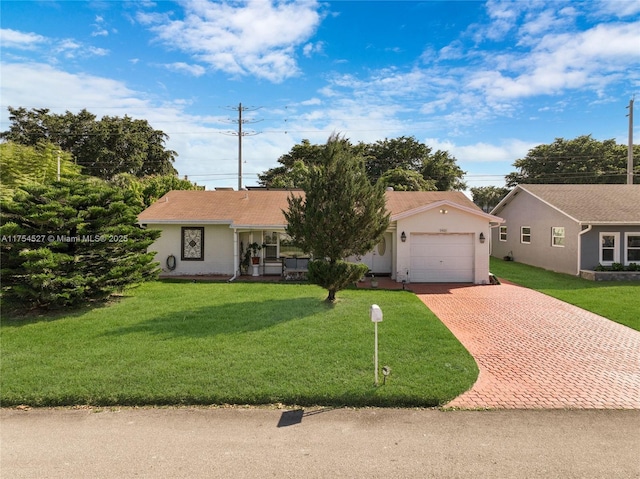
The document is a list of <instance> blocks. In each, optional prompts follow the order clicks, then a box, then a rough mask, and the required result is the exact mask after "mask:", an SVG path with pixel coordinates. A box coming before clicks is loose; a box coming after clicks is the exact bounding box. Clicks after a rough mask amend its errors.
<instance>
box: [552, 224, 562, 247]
mask: <svg viewBox="0 0 640 479" xmlns="http://www.w3.org/2000/svg"><path fill="white" fill-rule="evenodd" d="M551 246H557V247H558V248H564V226H554V227H553V228H551Z"/></svg>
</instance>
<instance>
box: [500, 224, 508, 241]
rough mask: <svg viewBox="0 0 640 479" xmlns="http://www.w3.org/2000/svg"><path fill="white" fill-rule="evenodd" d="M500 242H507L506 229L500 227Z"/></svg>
mask: <svg viewBox="0 0 640 479" xmlns="http://www.w3.org/2000/svg"><path fill="white" fill-rule="evenodd" d="M500 241H507V227H506V226H501V227H500Z"/></svg>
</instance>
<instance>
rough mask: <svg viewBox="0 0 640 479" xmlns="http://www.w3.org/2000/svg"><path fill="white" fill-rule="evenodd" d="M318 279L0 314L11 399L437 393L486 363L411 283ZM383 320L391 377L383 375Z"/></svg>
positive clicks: (73, 401)
mask: <svg viewBox="0 0 640 479" xmlns="http://www.w3.org/2000/svg"><path fill="white" fill-rule="evenodd" d="M325 297H326V291H325V290H323V289H321V288H319V287H316V286H311V285H292V284H261V283H250V284H247V283H244V284H243V283H232V284H226V283H204V282H200V283H184V282H180V283H177V282H173V283H169V282H154V283H148V284H145V285H143V286H141V287H140V288H137V289H135V290H131V291H130V292H129V293H128V294H127V296H126V297H124V298H122V299H121V300H119V301H118V302H116V303H114V304H111V305H109V306H105V307H99V308H95V309H92V310H87V311H82V312H75V313H72V314H66V315H59V316H57V317H45V318H38V319H30V320H6V319H5V320H3V322H2V325H1V330H0V333H1V336H0V339H1V341H2V343H1V346H2V362H1V365H0V371H1V376H0V399H1V401H2V405H3V406H15V405H19V404H28V405H32V406H61V405H78V404H88V405H98V406H107V405H152V404H153V405H162V404H225V403H230V404H270V403H284V404H296V405H301V406H309V405H336V406H337V405H348V406H438V405H442V404H445V403H446V402H448V401H449V400H450V399H452V398H454V397H456V396H457V395H459V394H460V393H462V392H464V391H465V390H467V389H469V388H470V387H471V385H472V384H473V383H474V381H475V380H476V377H477V374H478V370H477V367H476V364H475V362H474V360H473V358H472V357H471V356H470V355H469V354H468V353H467V351H466V350H465V349H464V348H463V346H462V345H461V344H460V343H459V342H458V341H457V340H456V339H455V338H454V336H453V335H452V334H451V333H450V332H449V330H448V329H447V328H446V327H445V326H444V325H443V324H442V323H441V322H440V321H439V320H438V319H437V318H436V317H435V316H434V315H433V314H432V313H431V312H430V311H429V310H428V309H427V308H426V307H425V306H424V305H423V304H422V303H421V302H420V300H418V298H417V297H416V296H415V295H413V294H412V293H409V292H405V291H380V290H374V291H372V290H347V291H342V292H339V293H338V302H337V304H335V305H333V306H331V305H328V304H327V303H325V302H324V301H323V300H324V298H325ZM373 303H376V304H378V305H380V307H381V308H382V311H383V313H384V321H383V322H382V323H380V324H379V326H378V332H379V348H380V352H379V357H380V362H379V364H380V367H382V366H384V365H389V366H390V367H391V375H390V376H389V380H388V381H387V383H386V384H385V385H382V375H380V381H381V385H380V387H378V388H375V387H374V386H373V380H374V370H373V349H374V327H373V323H371V321H370V320H369V307H370V305H371V304H373Z"/></svg>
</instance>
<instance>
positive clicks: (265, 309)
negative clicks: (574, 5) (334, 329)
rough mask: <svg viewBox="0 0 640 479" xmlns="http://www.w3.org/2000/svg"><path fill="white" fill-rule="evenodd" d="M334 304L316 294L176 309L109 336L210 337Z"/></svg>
mask: <svg viewBox="0 0 640 479" xmlns="http://www.w3.org/2000/svg"><path fill="white" fill-rule="evenodd" d="M331 308H332V306H331V305H329V304H327V303H325V302H322V301H319V300H318V298H317V297H308V298H304V297H303V298H294V299H272V300H264V301H243V302H236V303H225V304H216V305H214V306H202V307H199V308H194V309H191V308H189V306H188V305H185V307H184V308H183V309H180V310H179V311H174V312H170V313H166V314H162V315H159V316H155V317H153V318H150V319H146V320H143V321H140V322H133V323H132V324H130V325H128V326H124V327H122V328H118V329H114V330H112V331H110V332H108V333H106V335H107V336H122V335H127V334H138V333H147V334H154V335H159V336H172V337H207V336H214V335H218V334H234V333H246V332H250V331H259V330H261V329H266V328H269V327H271V326H274V325H276V324H279V323H283V322H287V321H295V320H299V319H304V318H307V317H309V316H313V315H315V314H319V313H324V312H326V311H328V310H330V309H331Z"/></svg>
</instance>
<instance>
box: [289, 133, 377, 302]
mask: <svg viewBox="0 0 640 479" xmlns="http://www.w3.org/2000/svg"><path fill="white" fill-rule="evenodd" d="M320 155H321V157H320V159H319V160H320V161H318V166H314V167H312V168H310V171H309V178H308V180H307V181H306V182H305V185H304V188H303V189H304V191H305V195H304V196H295V195H292V196H291V197H290V198H289V210H288V211H286V212H284V213H285V218H286V220H287V222H288V225H287V233H288V234H289V235H290V236H291V237H292V239H293V240H294V242H295V243H296V244H297V245H298V246H299V247H300V248H302V250H303V251H306V252H307V253H310V254H311V255H312V256H313V258H314V261H312V262H310V264H309V281H311V282H312V283H314V284H318V285H319V286H322V287H323V288H326V289H327V290H328V292H329V295H328V297H327V301H334V300H335V295H336V292H337V291H339V290H341V289H344V288H345V287H347V286H348V285H349V284H351V283H353V282H354V281H357V280H358V279H359V278H360V277H362V276H363V275H364V274H365V273H366V271H367V266H366V265H362V264H355V263H346V262H345V261H344V258H347V257H349V256H362V255H364V254H366V253H367V252H369V251H371V250H372V249H373V248H374V246H375V245H376V244H377V243H378V242H379V241H380V240H381V238H382V236H383V234H384V232H385V231H386V229H387V227H388V225H389V214H388V213H387V211H386V208H385V196H384V190H383V189H382V187H380V186H374V185H372V184H371V183H370V182H369V180H368V178H367V175H366V172H365V169H364V163H363V160H362V158H361V157H357V156H354V154H353V150H352V149H351V148H349V145H348V141H347V140H345V139H343V138H340V137H339V136H337V135H332V136H331V137H330V138H329V140H328V141H327V144H326V145H325V146H324V148H322V150H321V152H320Z"/></svg>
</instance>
